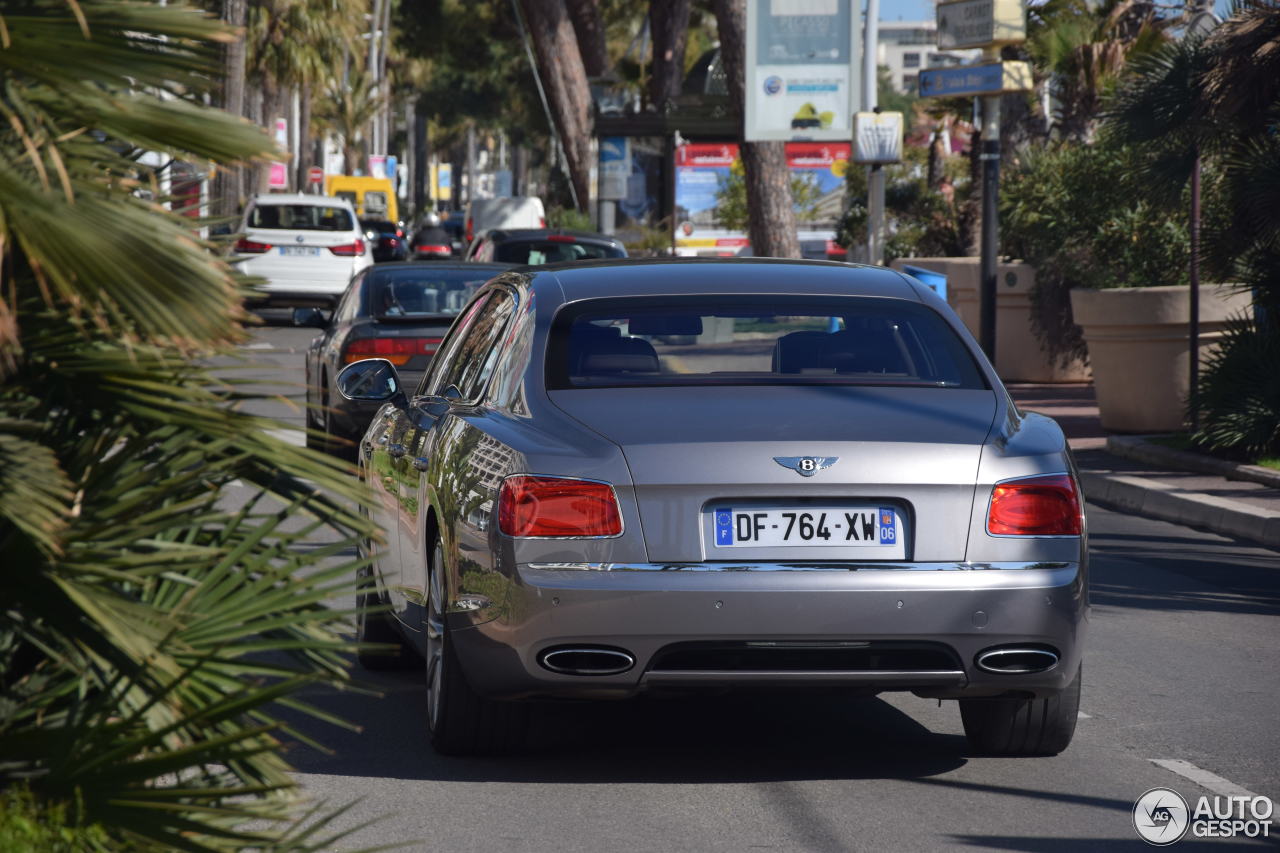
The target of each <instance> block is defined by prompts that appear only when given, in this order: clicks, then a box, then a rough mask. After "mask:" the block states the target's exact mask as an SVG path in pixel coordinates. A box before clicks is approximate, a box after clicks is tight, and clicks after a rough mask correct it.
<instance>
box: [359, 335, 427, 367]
mask: <svg viewBox="0 0 1280 853" xmlns="http://www.w3.org/2000/svg"><path fill="white" fill-rule="evenodd" d="M440 340H441V339H440V338H361V339H359V340H355V341H351V342H350V343H348V344H347V346H346V347H345V348H344V349H343V351H342V360H343V362H344V363H346V364H350V363H351V362H353V361H360V360H361V359H366V358H385V359H386V360H387V361H389V362H391V363H392V364H394V365H397V366H400V365H403V364H406V363H408V361H409V359H411V358H413V357H414V356H415V355H433V354H434V353H435V351H436V350H437V349H438V348H439V347H440Z"/></svg>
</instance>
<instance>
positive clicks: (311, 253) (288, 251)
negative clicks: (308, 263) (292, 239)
mask: <svg viewBox="0 0 1280 853" xmlns="http://www.w3.org/2000/svg"><path fill="white" fill-rule="evenodd" d="M280 254H282V255H301V256H303V257H307V258H314V257H315V256H317V255H319V254H320V250H319V249H317V248H316V247H315V246H281V247H280Z"/></svg>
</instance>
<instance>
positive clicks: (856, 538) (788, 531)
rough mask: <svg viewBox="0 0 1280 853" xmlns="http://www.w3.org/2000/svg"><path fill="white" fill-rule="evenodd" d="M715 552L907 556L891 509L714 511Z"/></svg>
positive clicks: (717, 508) (781, 508) (745, 509)
mask: <svg viewBox="0 0 1280 853" xmlns="http://www.w3.org/2000/svg"><path fill="white" fill-rule="evenodd" d="M712 521H713V526H714V528H715V543H716V547H718V548H735V547H751V548H776V547H783V548H791V547H805V546H808V547H826V548H868V547H872V548H882V549H885V550H886V551H888V550H892V551H893V552H895V554H896V555H897V556H904V555H905V548H904V547H903V545H902V533H903V531H902V524H901V520H900V519H899V518H898V513H897V512H896V511H895V510H894V509H893V508H892V507H874V506H859V507H822V506H802V507H785V508H784V507H760V506H755V507H743V508H738V509H735V508H733V507H727V506H720V507H714V508H713V509H712Z"/></svg>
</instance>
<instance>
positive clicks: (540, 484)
mask: <svg viewBox="0 0 1280 853" xmlns="http://www.w3.org/2000/svg"><path fill="white" fill-rule="evenodd" d="M498 528H499V529H500V530H501V531H502V532H503V533H505V534H507V535H508V536H617V535H618V534H620V533H621V532H622V514H621V513H620V512H619V510H618V499H617V497H615V496H614V494H613V487H612V486H610V485H609V484H607V483H596V482H592V481H590V480H574V479H570V478H568V477H526V476H516V477H508V478H507V479H505V480H503V481H502V489H501V490H500V491H499V492H498Z"/></svg>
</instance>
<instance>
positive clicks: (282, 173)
mask: <svg viewBox="0 0 1280 853" xmlns="http://www.w3.org/2000/svg"><path fill="white" fill-rule="evenodd" d="M267 186H268V187H269V188H270V189H273V190H283V189H287V188H288V186H289V170H288V169H286V168H285V167H284V163H272V164H271V167H270V169H268V170H267Z"/></svg>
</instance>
